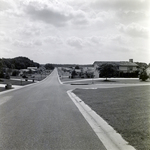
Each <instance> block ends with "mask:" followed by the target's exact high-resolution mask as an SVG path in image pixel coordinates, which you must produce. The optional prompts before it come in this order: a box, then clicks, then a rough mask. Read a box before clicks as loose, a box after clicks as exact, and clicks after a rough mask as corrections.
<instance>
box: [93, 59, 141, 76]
mask: <svg viewBox="0 0 150 150" xmlns="http://www.w3.org/2000/svg"><path fill="white" fill-rule="evenodd" d="M106 63H109V64H114V65H116V66H117V68H118V71H119V73H132V72H135V71H137V66H138V65H137V64H136V63H134V62H133V59H129V61H95V62H94V64H93V66H94V76H95V77H97V78H98V77H99V68H100V66H101V65H102V64H106Z"/></svg>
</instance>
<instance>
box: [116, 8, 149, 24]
mask: <svg viewBox="0 0 150 150" xmlns="http://www.w3.org/2000/svg"><path fill="white" fill-rule="evenodd" d="M116 17H117V18H118V19H119V21H120V22H122V23H131V22H141V21H147V20H148V19H149V17H148V15H147V14H146V13H145V12H143V11H128V12H124V11H121V10H120V11H117V12H116Z"/></svg>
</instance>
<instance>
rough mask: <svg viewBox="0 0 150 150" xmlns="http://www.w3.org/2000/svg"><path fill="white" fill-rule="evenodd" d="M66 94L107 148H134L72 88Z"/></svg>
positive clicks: (131, 149)
mask: <svg viewBox="0 0 150 150" xmlns="http://www.w3.org/2000/svg"><path fill="white" fill-rule="evenodd" d="M67 94H68V95H69V97H70V98H71V99H72V101H73V102H74V103H75V105H76V106H77V108H78V109H79V111H80V112H81V114H82V115H83V116H84V118H85V119H86V120H87V122H88V123H89V124H90V126H91V127H92V129H93V130H94V132H95V133H96V135H97V136H98V138H99V139H100V141H101V142H102V143H103V144H104V146H105V148H106V149H107V150H136V149H135V148H134V147H133V146H131V145H129V144H128V142H127V141H125V140H124V139H123V138H122V136H121V135H120V134H119V133H117V132H116V131H115V130H114V129H113V127H111V126H110V125H109V124H108V123H107V122H106V121H105V120H104V119H103V118H101V117H100V116H99V115H98V114H97V113H96V112H95V111H93V110H92V109H91V108H90V107H89V106H88V105H86V104H85V103H84V102H83V101H82V100H81V99H80V98H79V97H77V96H76V95H75V94H74V93H73V92H72V90H69V91H67Z"/></svg>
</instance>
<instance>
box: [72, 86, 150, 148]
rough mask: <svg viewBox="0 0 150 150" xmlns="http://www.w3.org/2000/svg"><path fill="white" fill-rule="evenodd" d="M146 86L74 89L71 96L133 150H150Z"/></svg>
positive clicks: (149, 96) (149, 121)
mask: <svg viewBox="0 0 150 150" xmlns="http://www.w3.org/2000/svg"><path fill="white" fill-rule="evenodd" d="M149 91H150V86H149V85H147V86H138V87H137V86H136V87H122V88H108V89H92V90H90V89H76V90H74V93H75V94H76V95H77V96H79V97H80V98H81V99H82V100H83V101H84V102H85V103H86V104H87V105H89V106H90V107H91V108H92V109H93V110H94V111H96V112H97V113H98V114H99V115H100V116H101V117H102V118H104V120H106V121H107V122H108V123H109V124H110V125H111V126H112V127H114V129H115V130H116V131H118V132H119V133H120V134H121V135H122V136H123V138H124V139H125V140H127V141H128V142H129V144H131V145H133V146H134V147H135V148H136V149H137V150H149V149H150V99H149V98H150V92H149Z"/></svg>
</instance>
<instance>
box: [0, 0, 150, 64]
mask: <svg viewBox="0 0 150 150" xmlns="http://www.w3.org/2000/svg"><path fill="white" fill-rule="evenodd" d="M149 2H150V1H149V0H59V1H58V0H7V1H6V0H0V58H2V57H3V58H13V57H17V56H25V57H28V58H30V59H32V60H34V61H36V62H39V63H81V64H86V63H88V64H90V63H93V62H94V61H104V60H105V61H107V60H111V61H113V60H115V61H119V60H121V61H126V60H129V59H130V58H133V59H134V61H139V62H146V63H150V49H149V48H150V47H149V43H150V39H149V23H150V11H149V8H150V4H149Z"/></svg>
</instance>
